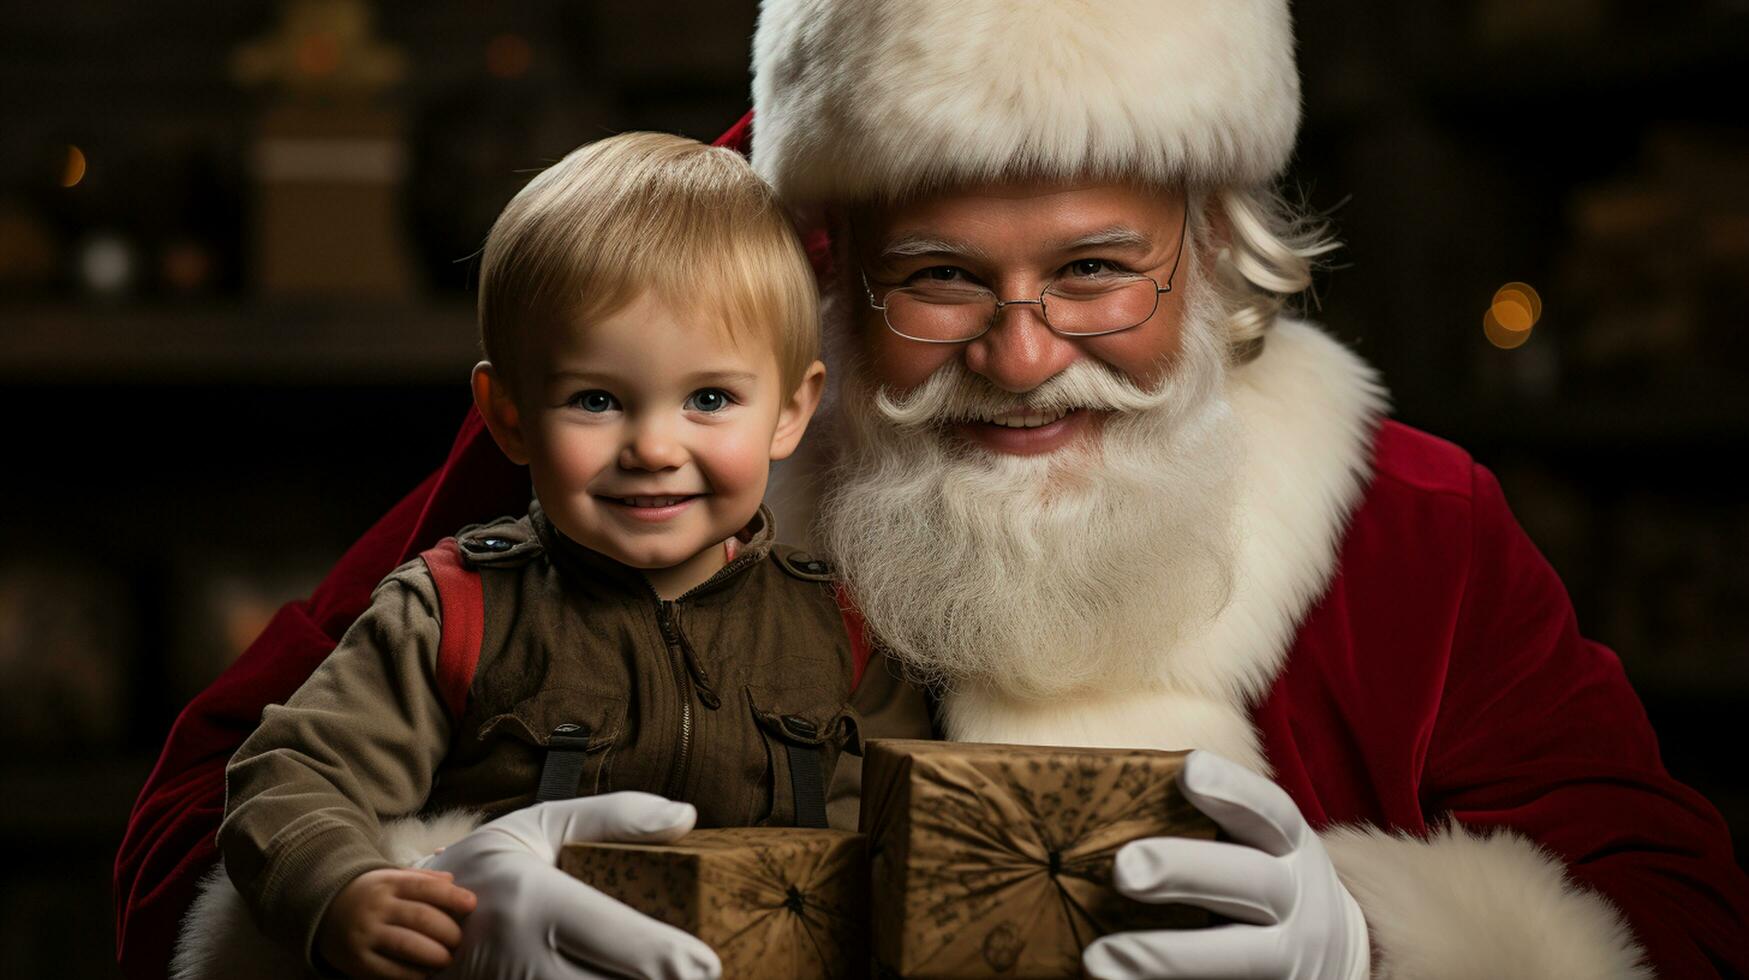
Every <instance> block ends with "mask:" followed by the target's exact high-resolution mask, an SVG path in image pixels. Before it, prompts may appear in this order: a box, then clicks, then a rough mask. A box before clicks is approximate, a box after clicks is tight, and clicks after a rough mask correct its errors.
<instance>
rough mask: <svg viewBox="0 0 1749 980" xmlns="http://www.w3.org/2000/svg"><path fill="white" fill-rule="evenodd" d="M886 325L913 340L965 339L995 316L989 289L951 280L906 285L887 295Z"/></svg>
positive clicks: (986, 324) (977, 332)
mask: <svg viewBox="0 0 1749 980" xmlns="http://www.w3.org/2000/svg"><path fill="white" fill-rule="evenodd" d="M886 307H887V325H888V326H890V327H892V328H893V329H894V330H895V331H897V332H898V333H900V334H902V335H904V336H906V337H912V338H915V339H917V340H935V341H953V340H968V339H970V338H972V337H976V336H978V335H979V334H981V333H983V332H984V328H985V327H986V326H988V325H989V323H990V318H991V317H992V316H995V315H996V297H995V296H993V295H991V293H990V292H989V290H985V289H979V288H976V287H967V286H961V285H957V284H954V283H939V284H924V285H921V286H906V287H904V288H903V289H895V290H893V291H892V292H889V293H888V294H887V299H886Z"/></svg>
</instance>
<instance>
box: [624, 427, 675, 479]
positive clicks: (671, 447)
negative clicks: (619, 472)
mask: <svg viewBox="0 0 1749 980" xmlns="http://www.w3.org/2000/svg"><path fill="white" fill-rule="evenodd" d="M684 462H686V451H685V449H684V448H683V447H682V446H681V445H680V440H678V439H677V438H675V436H674V433H673V432H672V431H671V430H670V429H669V428H668V427H667V426H664V425H641V426H639V427H638V428H637V429H636V430H635V431H634V432H633V433H632V438H631V440H630V441H628V442H627V443H626V444H625V447H624V448H623V449H621V450H620V454H619V465H620V466H621V467H622V468H624V469H628V470H671V469H674V468H676V467H678V466H680V465H681V464H682V463H684Z"/></svg>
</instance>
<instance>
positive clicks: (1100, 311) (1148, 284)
mask: <svg viewBox="0 0 1749 980" xmlns="http://www.w3.org/2000/svg"><path fill="white" fill-rule="evenodd" d="M1185 224H1186V225H1188V224H1189V215H1188V213H1186V216H1185ZM1184 235H1185V231H1184V227H1183V226H1180V228H1179V230H1178V255H1176V256H1174V257H1173V259H1172V271H1171V272H1170V273H1168V274H1167V276H1166V285H1164V286H1162V285H1160V283H1159V282H1158V281H1157V280H1155V279H1154V277H1152V276H1147V275H1143V274H1141V273H1135V272H1125V273H1117V274H1112V275H1102V276H1068V277H1059V278H1057V279H1053V280H1051V281H1050V282H1047V283H1045V286H1044V288H1043V289H1042V290H1040V291H1039V297H1038V299H999V298H997V296H996V294H995V293H994V292H992V291H991V290H989V289H988V288H986V287H984V286H980V285H977V284H975V283H969V282H964V281H959V280H950V281H942V282H934V281H927V280H926V281H924V282H920V283H916V284H914V285H909V286H897V287H894V288H893V289H889V290H887V294H886V296H885V297H884V298H885V300H886V302H884V303H882V302H877V301H876V300H875V294H874V289H873V288H872V287H871V286H870V285H869V281H868V272H867V271H864V272H863V273H862V289H863V292H865V293H867V294H868V304H869V306H871V307H873V308H874V309H877V310H880V311H881V316H882V317H883V318H884V319H885V320H886V323H887V329H888V330H891V331H892V332H894V333H896V334H898V335H899V336H901V337H904V338H905V339H906V340H915V341H917V342H919V343H924V344H963V343H966V342H968V341H973V340H977V339H978V338H979V337H982V336H983V335H984V334H986V333H988V332H989V331H990V329H991V328H992V327H994V326H995V325H996V318H997V317H998V316H999V315H1000V314H1001V313H1002V308H1003V307H1005V306H1036V307H1038V308H1039V314H1040V316H1042V317H1043V318H1044V321H1045V326H1046V327H1048V328H1050V330H1051V331H1052V332H1053V333H1056V334H1058V335H1060V336H1064V337H1102V336H1104V335H1106V334H1113V333H1119V332H1121V331H1124V330H1129V329H1131V328H1133V327H1138V326H1141V325H1142V324H1144V323H1146V322H1148V320H1149V319H1151V318H1152V317H1153V316H1154V312H1155V311H1156V310H1157V309H1159V307H1160V294H1161V293H1169V292H1171V291H1172V280H1173V279H1175V278H1176V277H1177V275H1178V262H1179V259H1180V258H1182V257H1183V254H1184Z"/></svg>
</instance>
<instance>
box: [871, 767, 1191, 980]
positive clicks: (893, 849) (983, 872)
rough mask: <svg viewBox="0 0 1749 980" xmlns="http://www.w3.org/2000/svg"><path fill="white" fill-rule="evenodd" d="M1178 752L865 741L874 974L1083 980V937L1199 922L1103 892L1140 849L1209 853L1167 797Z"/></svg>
mask: <svg viewBox="0 0 1749 980" xmlns="http://www.w3.org/2000/svg"><path fill="white" fill-rule="evenodd" d="M1183 761H1184V753H1182V752H1154V751H1137V750H1129V749H1069V748H1050V747H1030V746H1018V745H978V744H971V743H963V742H961V743H953V742H929V741H912V740H902V739H892V740H872V741H870V742H869V743H868V747H867V750H866V755H865V757H864V760H863V770H862V823H861V829H862V830H863V832H864V833H866V834H868V840H869V854H870V858H871V869H870V876H871V878H872V883H871V884H872V890H871V895H870V903H871V908H872V910H873V916H874V918H873V922H872V937H871V941H872V944H873V952H874V956H875V960H876V963H877V969H878V970H879V972H880V973H881V974H882V975H884V976H899V977H988V976H1001V977H1065V976H1080V975H1081V950H1082V949H1083V948H1084V947H1085V946H1086V945H1087V944H1088V943H1089V942H1091V941H1092V940H1093V939H1094V938H1096V937H1098V936H1102V935H1105V934H1106V933H1110V932H1120V931H1128V930H1134V929H1174V928H1191V927H1197V926H1204V925H1207V924H1208V922H1209V918H1208V914H1207V913H1205V912H1203V911H1201V910H1200V909H1194V908H1190V907H1188V906H1182V905H1149V904H1146V903H1143V902H1137V901H1134V900H1132V899H1129V898H1126V897H1124V896H1123V895H1121V894H1119V893H1118V891H1117V889H1116V888H1115V887H1114V886H1113V884H1112V862H1113V859H1114V857H1115V856H1116V854H1117V850H1118V848H1120V847H1122V846H1123V845H1124V844H1125V843H1127V842H1129V841H1132V840H1135V839H1137V838H1140V837H1154V836H1180V837H1199V838H1203V839H1210V840H1212V839H1213V838H1214V837H1215V832H1216V827H1215V824H1214V822H1213V821H1211V820H1209V819H1208V818H1207V817H1205V816H1203V815H1202V813H1201V812H1199V811H1198V810H1196V809H1195V808H1194V807H1192V806H1191V805H1190V802H1189V801H1188V800H1186V799H1185V798H1184V796H1183V795H1182V794H1181V793H1180V792H1179V791H1178V784H1177V782H1176V777H1177V775H1178V771H1179V769H1180V768H1181V767H1182V765H1183Z"/></svg>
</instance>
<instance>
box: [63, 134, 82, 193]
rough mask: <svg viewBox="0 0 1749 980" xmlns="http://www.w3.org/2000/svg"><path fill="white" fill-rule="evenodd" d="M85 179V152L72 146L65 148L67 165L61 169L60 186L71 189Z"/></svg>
mask: <svg viewBox="0 0 1749 980" xmlns="http://www.w3.org/2000/svg"><path fill="white" fill-rule="evenodd" d="M84 179H85V151H84V150H81V149H79V148H78V147H76V146H73V145H72V144H68V146H67V164H66V166H64V167H62V168H61V186H62V187H72V186H73V185H75V184H77V183H79V182H80V181H81V180H84Z"/></svg>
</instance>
